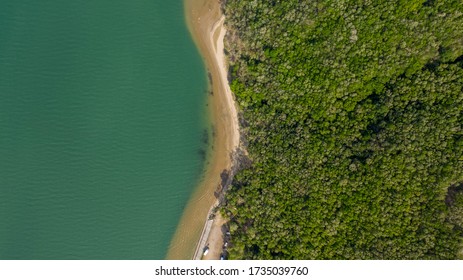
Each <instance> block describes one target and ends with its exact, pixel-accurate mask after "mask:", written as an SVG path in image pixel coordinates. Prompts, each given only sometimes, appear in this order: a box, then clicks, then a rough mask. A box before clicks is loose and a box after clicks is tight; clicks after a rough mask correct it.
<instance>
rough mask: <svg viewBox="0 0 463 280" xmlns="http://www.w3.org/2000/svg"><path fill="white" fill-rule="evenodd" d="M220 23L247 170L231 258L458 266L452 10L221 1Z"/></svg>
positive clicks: (232, 208)
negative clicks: (417, 261) (240, 116)
mask: <svg viewBox="0 0 463 280" xmlns="http://www.w3.org/2000/svg"><path fill="white" fill-rule="evenodd" d="M224 12H225V15H226V24H227V27H228V29H229V34H228V36H227V42H226V43H227V53H228V57H229V59H230V62H231V65H230V80H231V87H232V91H233V92H234V93H235V95H236V97H237V101H238V104H239V106H240V109H241V111H242V113H243V126H242V130H243V133H244V136H245V139H246V142H247V151H248V153H249V155H248V156H249V159H250V161H251V162H252V164H251V165H250V166H249V167H248V168H246V169H244V170H242V171H240V172H239V173H238V174H237V176H235V179H234V182H233V184H232V186H231V188H230V190H229V192H228V194H227V203H226V205H225V206H224V212H225V213H226V215H227V216H228V217H229V218H230V230H231V236H232V247H231V248H230V257H231V258H235V259H239V258H247V259H453V258H457V257H461V255H460V256H459V255H458V254H459V253H458V252H459V250H461V244H462V236H463V230H462V229H463V224H462V221H463V206H462V205H463V194H462V188H459V187H457V186H460V185H461V184H463V130H462V124H463V5H461V2H460V0H454V1H449V0H427V1H423V0H418V1H417V0H407V1H405V0H395V1H386V0H378V1H374V0H361V1H360V0H357V1H349V0H344V1H343V0H332V1H331V0H273V1H270V0H247V1H242V0H228V1H225V3H224ZM449 187H453V189H454V190H456V191H454V193H452V197H451V198H450V199H449V198H448V197H447V196H449V194H448V189H449ZM446 197H447V199H446ZM460 254H461V253H460Z"/></svg>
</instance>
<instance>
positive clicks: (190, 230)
mask: <svg viewBox="0 0 463 280" xmlns="http://www.w3.org/2000/svg"><path fill="white" fill-rule="evenodd" d="M185 16H186V20H187V24H188V27H189V29H190V32H191V34H192V35H193V39H194V41H195V43H196V45H197V46H198V49H199V50H200V53H201V55H202V56H203V58H204V62H205V65H206V68H207V70H208V71H209V73H210V75H211V79H212V85H211V89H212V92H213V94H212V95H210V97H209V100H208V104H209V108H210V110H211V111H210V114H211V120H212V125H213V127H214V139H213V150H212V154H211V156H210V161H209V164H208V166H207V170H206V173H205V176H204V179H203V180H202V182H201V183H200V185H199V186H198V188H197V190H196V191H195V193H194V194H193V196H192V198H191V199H190V201H189V203H188V205H187V206H186V208H185V211H184V214H183V216H182V218H181V220H180V223H179V225H178V227H177V231H176V233H175V235H174V238H173V240H172V242H171V245H170V247H169V251H168V254H167V256H166V258H167V259H192V258H193V256H194V254H195V249H196V248H197V247H198V242H202V240H203V239H206V241H205V243H206V244H209V246H210V247H211V250H210V253H209V254H208V256H207V259H218V258H219V256H220V252H221V247H222V243H223V241H222V231H221V225H222V224H223V223H224V220H223V219H222V217H220V215H218V216H217V217H216V219H215V220H214V222H213V224H212V227H211V229H210V230H207V231H204V227H205V225H207V219H208V216H209V210H210V209H211V206H214V205H215V204H216V203H217V199H216V197H215V196H214V191H216V190H217V187H218V186H219V185H220V183H221V178H220V174H221V173H222V171H224V170H225V169H230V168H231V166H232V158H231V153H232V152H233V151H235V150H236V148H237V147H238V146H239V139H240V135H239V125H238V115H237V110H236V107H235V102H234V99H233V95H232V92H231V91H230V87H229V85H228V80H227V66H226V61H225V55H224V50H223V48H224V44H223V39H224V36H225V34H226V29H225V27H224V17H223V15H222V14H221V11H220V3H219V1H218V0H185ZM204 232H209V233H208V235H207V236H201V235H202V233H204Z"/></svg>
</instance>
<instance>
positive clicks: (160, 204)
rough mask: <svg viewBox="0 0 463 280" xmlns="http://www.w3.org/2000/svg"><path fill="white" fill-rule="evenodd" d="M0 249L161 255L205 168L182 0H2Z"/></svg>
mask: <svg viewBox="0 0 463 280" xmlns="http://www.w3.org/2000/svg"><path fill="white" fill-rule="evenodd" d="M0 25H1V26H2V28H1V30H0V225H1V226H0V259H162V258H164V257H165V255H166V252H167V248H168V246H169V242H170V241H171V238H172V236H173V234H174V232H175V230H176V227H177V224H178V222H179V219H180V217H181V215H182V213H183V211H184V207H185V205H186V203H187V201H188V200H189V197H190V196H191V194H192V193H193V191H194V190H195V189H196V186H197V184H198V182H199V180H200V178H201V176H202V174H203V169H204V161H205V151H206V150H207V147H208V146H209V143H208V142H210V140H208V138H210V137H208V136H207V135H209V134H210V133H208V127H209V121H208V118H207V115H208V113H207V112H208V110H207V108H206V99H207V92H206V91H207V76H206V74H205V70H204V66H203V61H202V59H201V57H200V55H199V54H198V51H197V49H196V47H195V45H194V44H193V42H192V40H191V38H190V34H189V33H188V30H187V27H186V25H185V22H184V8H183V1H182V0H176V1H162V0H149V1H148V0H134V1H125V0H112V1H108V0H94V1H58V0H51V1H32V0H17V1H3V0H0Z"/></svg>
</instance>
